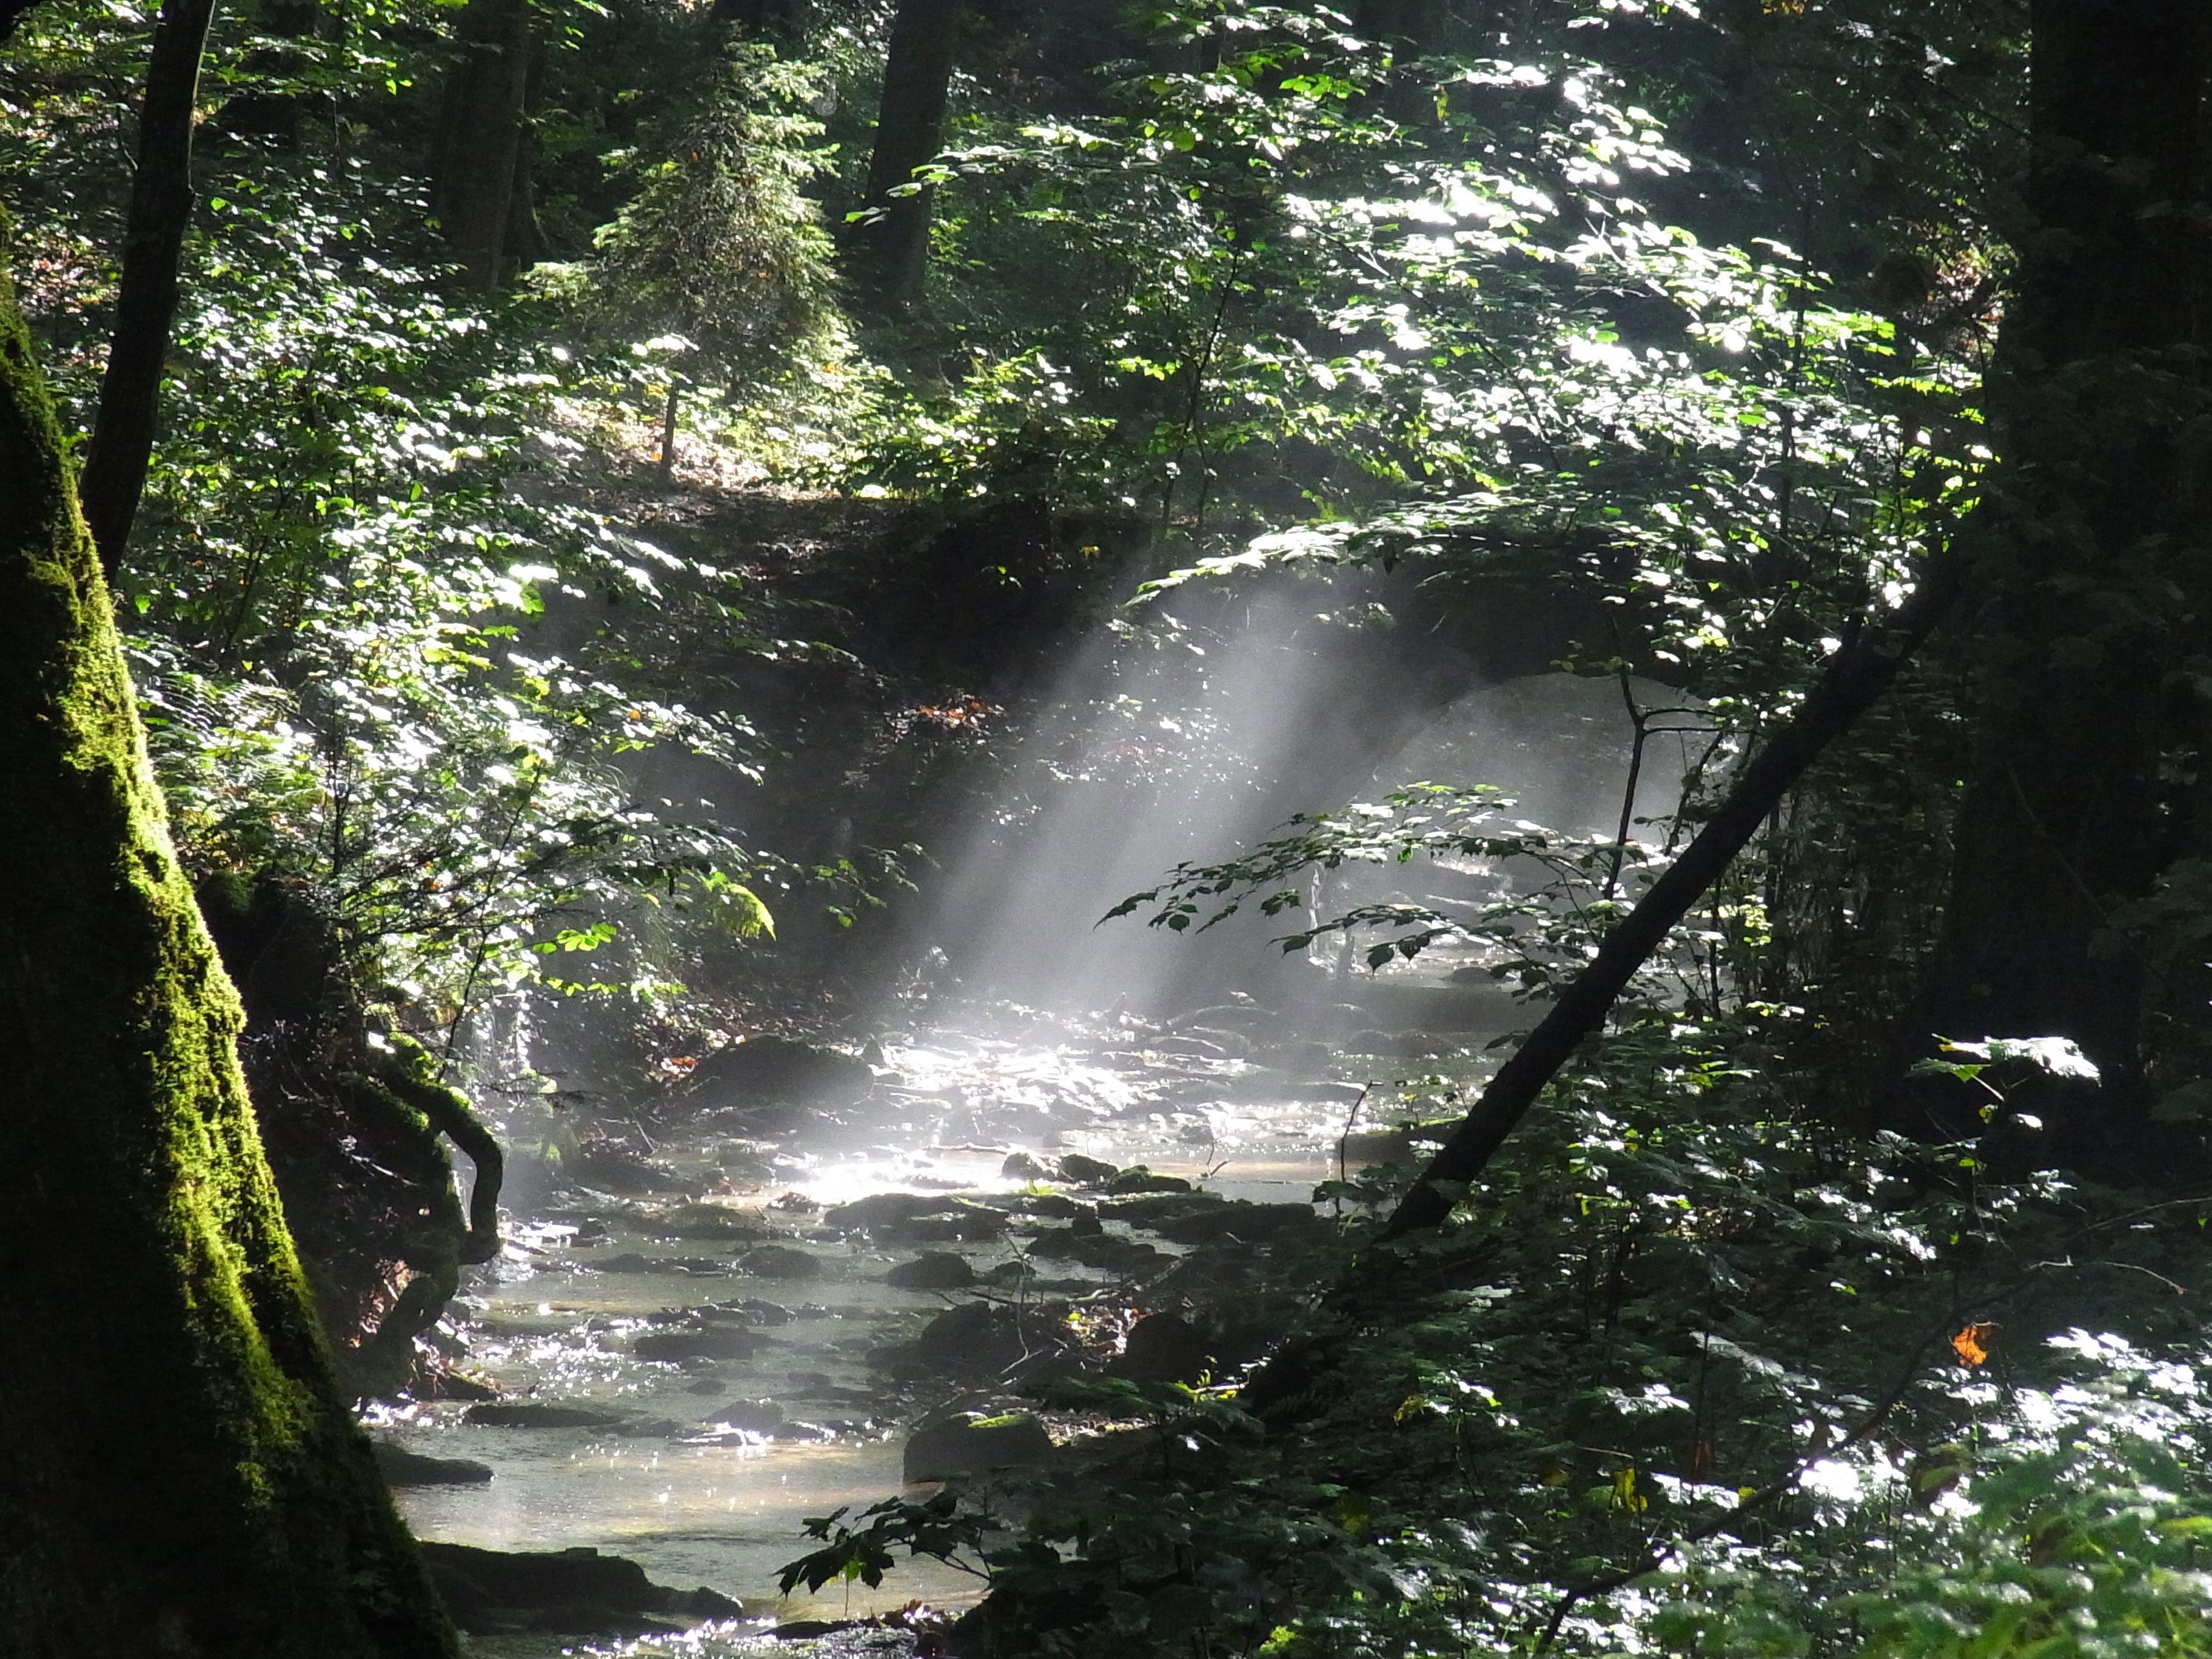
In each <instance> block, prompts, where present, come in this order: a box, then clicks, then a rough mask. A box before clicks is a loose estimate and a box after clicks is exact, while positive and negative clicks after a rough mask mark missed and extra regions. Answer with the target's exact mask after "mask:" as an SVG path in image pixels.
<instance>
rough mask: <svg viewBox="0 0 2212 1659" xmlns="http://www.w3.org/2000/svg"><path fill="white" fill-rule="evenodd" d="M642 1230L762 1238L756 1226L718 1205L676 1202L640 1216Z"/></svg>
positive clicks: (669, 1235) (668, 1235) (666, 1234)
mask: <svg viewBox="0 0 2212 1659" xmlns="http://www.w3.org/2000/svg"><path fill="white" fill-rule="evenodd" d="M640 1228H641V1231H645V1232H648V1233H651V1234H653V1235H654V1236H655V1237H659V1238H717V1239H721V1238H730V1239H736V1238H765V1237H767V1236H768V1235H767V1234H766V1232H765V1231H763V1230H762V1229H761V1228H760V1227H759V1226H757V1225H755V1224H754V1223H752V1222H750V1221H748V1220H746V1219H745V1218H744V1217H743V1216H740V1215H738V1213H737V1212H735V1211H732V1210H726V1209H724V1208H723V1207H722V1206H720V1205H719V1204H679V1205H678V1206H676V1208H674V1209H672V1210H667V1211H664V1212H662V1213H660V1214H659V1215H653V1216H645V1217H642V1218H640Z"/></svg>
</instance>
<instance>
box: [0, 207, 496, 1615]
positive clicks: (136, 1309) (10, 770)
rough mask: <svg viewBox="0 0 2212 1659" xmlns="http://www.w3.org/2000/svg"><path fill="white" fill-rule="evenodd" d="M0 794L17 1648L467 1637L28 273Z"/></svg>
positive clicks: (5, 399)
mask: <svg viewBox="0 0 2212 1659" xmlns="http://www.w3.org/2000/svg"><path fill="white" fill-rule="evenodd" d="M0 240H4V239H3V238H0ZM0 787H4V788H5V791H6V806H7V810H6V811H0V1057H4V1071H0V1134H4V1136H5V1148H4V1152H0V1408H4V1410H5V1413H6V1416H7V1419H8V1422H9V1429H10V1431H9V1434H8V1435H7V1436H5V1437H0V1656H6V1659H15V1656H42V1659H43V1656H48V1655H52V1656H60V1655H63V1654H70V1655H77V1654H88V1653H114V1654H126V1653H127V1654H134V1655H136V1654H148V1655H155V1654H176V1655H196V1656H209V1659H215V1656H233V1655H237V1656H244V1655H252V1656H256V1659H283V1656H290V1655H300V1656H307V1655H313V1656H316V1659H353V1656H410V1659H412V1656H418V1655H419V1656H426V1659H427V1656H449V1655H451V1654H452V1653H453V1652H454V1651H455V1649H454V1645H453V1636H452V1634H451V1632H450V1630H449V1628H448V1627H447V1623H446V1621H445V1620H444V1618H443V1616H442V1614H441V1612H440V1611H439V1609H438V1607H437V1602H436V1599H435V1595H434V1594H433V1592H432V1591H431V1589H430V1588H429V1585H428V1581H427V1579H426V1578H425V1577H424V1574H423V1571H422V1566H421V1564H420V1562H419V1560H418V1559H417V1558H416V1552H415V1550H414V1547H413V1544H412V1542H411V1541H410V1539H409V1538H408V1536H407V1534H406V1532H405V1530H404V1528H403V1527H402V1526H401V1525H400V1523H399V1521H398V1516H396V1514H395V1513H394V1511H393V1510H392V1505H391V1500H390V1498H389V1497H388V1496H387V1495H386V1492H385V1491H384V1489H383V1486H382V1483H381V1481H380V1480H379V1478H378V1476H377V1475H376V1473H375V1470H374V1465H373V1464H372V1463H371V1462H370V1459H369V1456H368V1447H367V1443H366V1442H365V1441H364V1440H363V1439H362V1437H361V1435H360V1433H359V1432H358V1431H357V1430H356V1429H355V1427H354V1426H353V1425H352V1424H351V1422H350V1421H349V1419H348V1417H347V1414H346V1413H345V1411H344V1409H343V1407H342V1405H341V1404H340V1402H339V1401H338V1398H337V1393H336V1389H335V1387H334V1384H333V1383H332V1380H331V1366H330V1359H329V1356H328V1354H327V1353H326V1352H325V1349H324V1347H323V1344H322V1340H321V1338H320V1336H319V1333H318V1329H317V1327H316V1324H315V1321H314V1318H313V1314H312V1312H311V1310H310V1308H309V1304H308V1302H307V1292H306V1289H305V1286H304V1284H303V1282H302V1279H301V1272H300V1267H299V1263H298V1261H297V1260H296V1259H295V1255H294V1254H293V1250H292V1247H291V1243H290V1240H289V1237H288V1236H287V1234H286V1232H285V1229H284V1224H283V1212H282V1211H281V1209H280V1207H279V1206H278V1203H277V1199H276V1188H275V1185H274V1183H273V1182H272V1181H271V1180H270V1175H269V1170H268V1167H267V1164H266V1163H265V1161H264V1158H263V1157H262V1153H261V1147H260V1143H259V1139H258V1135H257V1133H256V1131H255V1127H254V1122H253V1118H252V1113H251V1111H250V1109H249V1108H248V1106H247V1103H246V1091H245V1085H244V1082H243V1080H242V1079H241V1078H240V1073H239V1068H238V1060H237V1054H236V1047H235V1040H236V1037H237V1034H238V1031H239V1029H240V1024H241V1018H240V1010H239V1006H238V1001H237V998H236V997H235V995H234V994H233V992H232V990H231V987H230V986H229V983H228V981H227V980H226V979H225V978H224V976H223V975H222V969H221V968H220V967H219V965H218V964H217V963H216V957H215V951H214V947H213V945H211V944H210V941H209V939H208V936H207V933H206V930H205V928H204V927H203V926H202V923H201V921H200V916H199V913H198V910H197V907H196V906H195V904H194V902H193V898H192V894H191V888H190V887H189V885H188V884H186V882H185V877H184V874H183V872H182V871H181V869H180V868H179V865H178V862H177V860H176V856H175V854H174V851H173V848H172V847H171V845H170V842H169V838H168V834H167V828H166V826H165V823H164V820H163V814H162V808H161V798H160V793H159V792H158V790H157V789H156V788H155V784H154V781H153V777H152V774H151V771H150V769H149V766H148V763H147V758H146V749H145V743H144V739H143V733H142V732H141V731H140V728H139V725H138V720H137V708H136V703H135V700H134V697H133V695H132V691H131V684H130V680H129V677H128V674H127V672H126V671H125V665H124V659H123V654H122V652H121V649H120V647H119V644H118V639H117V635H116V632H115V627H114V623H113V618H112V611H111V606H110V603H109V598H108V593H107V590H106V586H105V584H104V582H103V581H102V580H101V576H100V567H99V562H98V561H97V559H96V558H95V557H94V553H93V550H92V546H91V543H90V540H89V538H88V537H87V535H86V533H85V531H84V526H83V523H82V520H81V518H80V517H79V515H78V513H77V509H76V499H75V493H74V487H73V484H72V482H71V480H70V477H69V475H68V472H67V470H66V465H65V463H64V459H63V451H62V447H61V444H60V441H59V436H58V432H57V430H56V428H55V425H54V420H53V415H52V407H51V404H50V403H49V401H48V398H47V396H46V387H45V384H44V381H43V380H42V379H41V377H40V374H39V371H38V368H37V365H36V362H34V360H33V356H32V351H31V346H30V341H29V337H28V336H27V331H25V329H24V326H23V323H22V319H21V315H20V313H19V312H18V310H17V307H16V305H15V295H14V291H13V288H12V285H11V284H10V283H9V282H8V281H7V280H6V278H5V277H4V276H0Z"/></svg>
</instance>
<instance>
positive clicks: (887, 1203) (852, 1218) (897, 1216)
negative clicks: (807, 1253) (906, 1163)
mask: <svg viewBox="0 0 2212 1659" xmlns="http://www.w3.org/2000/svg"><path fill="white" fill-rule="evenodd" d="M946 1204H947V1200H946V1199H945V1197H944V1196H943V1195H942V1194H921V1193H873V1194H870V1195H869V1196H867V1197H866V1198H862V1199H856V1200H854V1201H853V1202H852V1203H850V1204H840V1205H838V1206H836V1208H835V1209H833V1210H829V1211H827V1212H824V1213H823V1217H822V1219H823V1224H824V1225H827V1226H831V1227H836V1228H839V1229H841V1230H842V1231H846V1232H878V1231H886V1230H888V1229H891V1228H896V1227H902V1226H904V1225H906V1224H907V1223H908V1222H909V1221H912V1220H913V1219H914V1218H915V1217H917V1216H925V1215H931V1214H933V1213H935V1212H938V1211H939V1210H942V1209H944V1208H945V1207H946Z"/></svg>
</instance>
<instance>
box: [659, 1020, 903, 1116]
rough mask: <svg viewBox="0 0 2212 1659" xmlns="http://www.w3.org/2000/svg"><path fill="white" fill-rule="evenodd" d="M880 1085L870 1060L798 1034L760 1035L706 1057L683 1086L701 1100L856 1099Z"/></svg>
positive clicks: (793, 1101) (707, 1104)
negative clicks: (796, 1035) (804, 1040)
mask: <svg viewBox="0 0 2212 1659" xmlns="http://www.w3.org/2000/svg"><path fill="white" fill-rule="evenodd" d="M875 1086H876V1074H875V1072H874V1070H873V1068H872V1067H871V1066H869V1064H868V1062H867V1061H866V1060H863V1059H861V1058H860V1056H859V1055H857V1054H847V1053H845V1052H844V1051H843V1050H842V1049H841V1048H823V1047H822V1046H821V1045H820V1044H818V1043H813V1042H799V1040H797V1039H796V1038H793V1037H784V1036H757V1037H749V1038H747V1039H746V1040H745V1041H744V1042H735V1043H732V1044H731V1045H730V1047H728V1048H724V1049H722V1050H721V1051H720V1053H718V1054H709V1055H708V1057H707V1058H706V1059H704V1060H701V1061H700V1062H699V1064H698V1066H696V1067H695V1068H694V1069H693V1071H692V1073H691V1078H690V1082H689V1083H688V1084H687V1085H686V1086H685V1088H684V1094H685V1096H686V1097H688V1098H689V1099H690V1100H692V1101H695V1102H696V1103H698V1104H699V1105H700V1106H702V1107H706V1108H713V1107H718V1106H727V1105H739V1106H742V1105H748V1104H750V1103H754V1102H773V1103H779V1104H805V1103H811V1102H814V1101H831V1100H834V1101H840V1102H845V1101H854V1100H858V1099H860V1097H862V1096H864V1095H866V1094H867V1093H868V1092H869V1091H871V1090H872V1089H873V1088H874V1087H875Z"/></svg>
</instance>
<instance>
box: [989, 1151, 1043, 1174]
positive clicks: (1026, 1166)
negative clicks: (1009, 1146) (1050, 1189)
mask: <svg viewBox="0 0 2212 1659" xmlns="http://www.w3.org/2000/svg"><path fill="white" fill-rule="evenodd" d="M999 1174H1000V1176H1002V1177H1003V1178H1005V1179H1006V1180H1008V1181H1048V1180H1050V1179H1051V1177H1052V1172H1051V1171H1050V1170H1048V1169H1046V1168H1045V1166H1044V1165H1043V1164H1040V1163H1038V1162H1037V1161H1036V1159H1035V1158H1031V1157H1030V1155H1029V1154H1028V1153H1027V1152H1014V1153H1012V1154H1010V1155H1009V1156H1008V1157H1007V1158H1006V1162H1005V1163H1004V1164H1000V1166H999Z"/></svg>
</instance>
